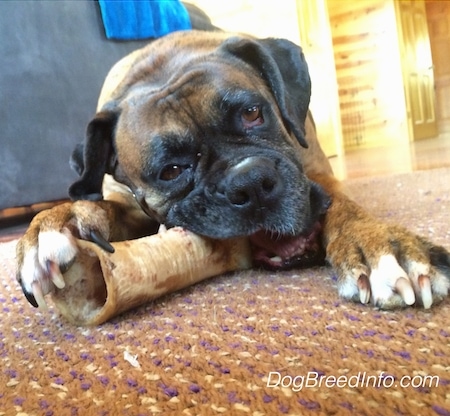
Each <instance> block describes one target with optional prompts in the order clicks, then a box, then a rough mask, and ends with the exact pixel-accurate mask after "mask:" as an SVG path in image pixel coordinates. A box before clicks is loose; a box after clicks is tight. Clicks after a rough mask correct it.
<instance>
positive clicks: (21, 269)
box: [16, 201, 113, 308]
mask: <svg viewBox="0 0 450 416" xmlns="http://www.w3.org/2000/svg"><path fill="white" fill-rule="evenodd" d="M108 237H109V225H108V218H107V214H106V212H105V211H104V210H103V209H102V208H101V207H100V205H99V204H98V203H95V202H90V201H77V202H74V203H66V204H62V205H58V206H56V207H54V208H52V209H50V210H46V211H43V212H41V213H39V214H38V215H36V217H35V218H34V219H33V221H32V222H31V224H30V226H29V228H28V230H27V231H26V233H25V235H24V236H23V237H22V238H21V239H20V240H19V241H18V243H17V248H16V262H17V280H18V282H19V283H20V285H21V287H22V290H23V292H24V294H25V296H26V298H27V299H28V301H29V302H30V303H31V304H32V305H33V306H35V307H42V308H45V307H46V302H45V299H44V296H45V295H46V294H48V293H50V292H52V291H53V290H54V289H55V288H60V289H61V288H63V287H64V286H65V282H64V278H63V273H64V272H65V271H66V270H68V268H69V267H70V266H71V265H72V263H73V262H74V260H75V258H76V255H77V251H78V250H77V245H76V242H75V238H82V239H85V240H91V241H94V242H96V243H97V244H99V245H100V246H101V247H103V248H104V249H105V250H108V251H111V250H113V248H112V246H111V244H109V243H108V241H107V239H108Z"/></svg>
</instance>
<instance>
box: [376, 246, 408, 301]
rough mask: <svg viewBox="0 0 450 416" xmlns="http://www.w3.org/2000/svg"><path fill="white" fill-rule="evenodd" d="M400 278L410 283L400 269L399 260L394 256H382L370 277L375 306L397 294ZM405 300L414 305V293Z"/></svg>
mask: <svg viewBox="0 0 450 416" xmlns="http://www.w3.org/2000/svg"><path fill="white" fill-rule="evenodd" d="M400 278H404V279H406V280H407V281H409V278H408V276H407V274H406V272H405V271H404V270H403V269H402V268H401V267H400V265H399V264H398V262H397V259H396V258H395V257H394V256H393V255H392V254H385V255H383V256H381V257H380V260H379V261H378V264H377V266H376V267H375V268H373V269H372V273H370V277H369V280H370V288H371V292H372V298H373V300H374V302H375V304H378V303H379V304H383V303H385V302H387V301H388V300H389V299H390V298H391V297H392V296H393V295H394V294H395V287H396V283H397V281H398V280H399V279H400ZM411 296H412V298H411ZM404 300H405V302H406V303H407V304H412V303H414V301H415V299H414V294H413V292H411V293H410V294H408V296H407V299H404Z"/></svg>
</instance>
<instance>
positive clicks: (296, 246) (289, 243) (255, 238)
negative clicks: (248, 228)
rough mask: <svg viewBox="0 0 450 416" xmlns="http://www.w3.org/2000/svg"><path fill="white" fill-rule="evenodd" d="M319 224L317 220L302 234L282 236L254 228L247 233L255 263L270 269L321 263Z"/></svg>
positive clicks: (320, 229) (322, 256)
mask: <svg viewBox="0 0 450 416" xmlns="http://www.w3.org/2000/svg"><path fill="white" fill-rule="evenodd" d="M321 231H322V224H321V222H320V221H317V222H316V223H315V224H314V225H313V227H312V228H311V229H310V230H309V231H308V232H306V233H304V234H302V235H298V236H290V235H288V236H283V235H279V234H274V233H273V232H268V231H264V230H261V231H258V232H256V233H255V234H253V235H251V236H250V243H251V246H252V252H253V263H254V265H255V266H259V267H264V268H268V269H271V270H279V269H290V268H294V267H296V268H301V267H311V266H314V265H320V264H324V261H325V251H324V250H323V248H322V244H321V243H320V234H321Z"/></svg>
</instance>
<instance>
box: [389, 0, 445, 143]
mask: <svg viewBox="0 0 450 416" xmlns="http://www.w3.org/2000/svg"><path fill="white" fill-rule="evenodd" d="M395 4H396V10H397V16H398V17H397V18H398V21H399V24H400V27H399V30H400V41H401V43H402V51H403V56H402V67H403V77H404V84H405V96H406V102H407V107H408V116H409V118H410V124H411V129H412V136H413V139H414V140H418V139H424V138H429V137H434V136H436V135H437V134H438V130H437V121H436V112H435V91H434V88H435V86H434V75H433V61H432V58H431V48H430V39H429V36H428V26H427V17H426V11H425V3H424V1H423V0H408V1H407V0H402V1H396V2H395Z"/></svg>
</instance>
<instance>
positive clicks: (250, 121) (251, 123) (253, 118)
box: [242, 105, 264, 129]
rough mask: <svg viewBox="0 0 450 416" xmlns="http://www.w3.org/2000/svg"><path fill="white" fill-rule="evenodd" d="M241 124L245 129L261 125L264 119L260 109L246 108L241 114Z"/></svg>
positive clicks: (255, 107)
mask: <svg viewBox="0 0 450 416" xmlns="http://www.w3.org/2000/svg"><path fill="white" fill-rule="evenodd" d="M242 123H243V125H244V128H246V129H248V128H250V127H255V126H259V125H261V124H263V123H264V119H263V116H262V112H261V108H260V107H259V106H257V105H254V106H252V107H248V108H246V109H245V110H244V111H243V112H242Z"/></svg>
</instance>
